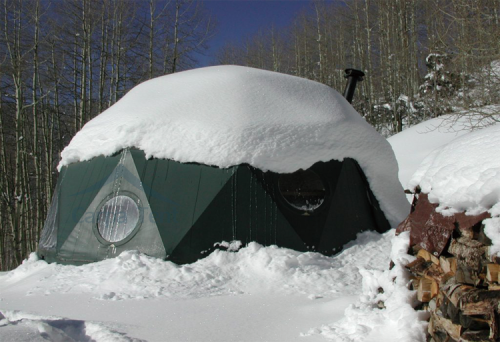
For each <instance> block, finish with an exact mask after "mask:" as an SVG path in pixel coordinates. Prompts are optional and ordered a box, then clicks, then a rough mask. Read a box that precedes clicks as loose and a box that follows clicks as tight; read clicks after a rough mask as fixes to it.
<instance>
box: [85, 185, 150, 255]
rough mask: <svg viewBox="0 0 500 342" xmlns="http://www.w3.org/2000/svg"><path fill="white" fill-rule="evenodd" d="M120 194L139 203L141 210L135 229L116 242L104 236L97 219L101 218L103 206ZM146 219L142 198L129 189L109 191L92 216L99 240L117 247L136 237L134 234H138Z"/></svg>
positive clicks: (138, 207) (93, 226) (106, 244)
mask: <svg viewBox="0 0 500 342" xmlns="http://www.w3.org/2000/svg"><path fill="white" fill-rule="evenodd" d="M118 196H126V197H129V198H130V199H132V200H133V201H134V203H135V204H136V205H137V209H138V210H139V219H138V220H137V223H136V224H135V227H134V229H132V231H131V232H130V234H128V235H127V236H126V237H125V238H123V239H121V240H120V241H116V242H111V241H108V240H106V239H105V238H103V237H102V235H101V233H100V232H99V227H98V226H97V220H98V218H99V213H100V212H101V209H102V207H104V205H106V203H108V201H110V200H111V199H112V198H114V197H118ZM143 220H144V210H143V207H142V204H141V200H140V199H139V197H138V196H137V195H136V194H134V193H133V192H130V191H127V190H120V191H118V192H111V193H109V194H108V195H107V196H106V197H104V198H103V200H102V201H101V202H100V203H99V205H98V206H97V208H96V210H95V212H94V215H93V217H92V230H93V231H94V235H95V236H96V238H97V240H98V241H99V242H100V243H101V245H104V246H111V245H114V246H115V247H117V246H121V245H124V244H126V243H127V242H129V241H130V240H132V239H133V238H134V236H135V235H136V234H137V232H138V231H139V229H140V228H141V226H142V222H143Z"/></svg>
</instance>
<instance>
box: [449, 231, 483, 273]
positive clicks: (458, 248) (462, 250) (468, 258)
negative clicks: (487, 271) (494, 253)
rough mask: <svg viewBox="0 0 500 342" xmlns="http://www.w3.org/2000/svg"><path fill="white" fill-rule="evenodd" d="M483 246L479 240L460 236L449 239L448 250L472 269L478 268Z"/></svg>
mask: <svg viewBox="0 0 500 342" xmlns="http://www.w3.org/2000/svg"><path fill="white" fill-rule="evenodd" d="M483 247H484V245H483V244H482V243H480V242H479V241H476V240H471V239H468V238H465V237H460V238H458V239H451V242H450V247H449V248H448V252H449V253H451V254H453V255H454V256H455V257H457V258H458V259H459V261H460V262H461V263H463V264H464V265H466V266H467V267H469V268H471V269H472V270H479V268H480V266H481V258H482V257H483V256H484V253H485V250H484V248H483Z"/></svg>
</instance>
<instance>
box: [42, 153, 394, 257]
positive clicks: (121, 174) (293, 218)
mask: <svg viewBox="0 0 500 342" xmlns="http://www.w3.org/2000/svg"><path fill="white" fill-rule="evenodd" d="M389 228H390V225H389V223H388V221H387V220H386V218H385V216H384V214H383V212H382V211H381V209H380V207H379V204H378V202H377V200H376V199H375V197H374V196H373V194H372V192H371V190H370V187H369V185H368V182H367V181H366V178H365V176H364V174H363V172H362V170H361V168H360V167H359V165H358V164H357V162H356V161H355V160H353V159H349V158H347V159H344V161H342V162H340V161H335V160H331V161H328V162H318V163H316V164H314V165H313V166H312V167H311V168H310V169H308V170H305V171H298V172H296V173H294V174H278V173H274V172H263V171H261V170H259V169H257V168H254V167H252V166H250V165H246V164H244V165H236V166H233V167H230V168H226V169H221V168H218V167H214V166H208V165H202V164H197V163H179V162H176V161H173V160H167V159H146V156H145V154H144V152H143V151H141V150H138V149H124V150H122V151H121V152H120V153H118V154H115V155H113V156H110V157H102V156H101V157H96V158H93V159H92V160H90V161H84V162H78V163H73V164H70V165H68V166H64V167H63V168H62V170H61V173H60V176H59V180H58V183H57V187H56V190H55V194H54V197H53V201H52V205H51V207H50V210H49V214H48V217H47V220H46V223H45V226H44V229H43V232H42V237H41V240H40V243H39V248H38V254H39V256H40V257H41V258H44V259H45V260H47V261H49V262H60V263H70V264H81V263H86V262H93V261H97V260H103V259H106V258H110V257H114V256H116V255H118V254H119V253H121V252H122V251H124V250H138V251H140V252H142V253H145V254H147V255H151V256H155V257H159V258H164V259H168V260H171V261H173V262H176V263H189V262H194V261H196V260H198V259H199V258H202V257H204V256H206V255H208V253H210V252H212V251H213V250H214V249H216V248H220V243H221V242H223V241H226V242H230V241H240V242H241V243H242V244H247V243H249V242H251V241H256V242H258V243H260V244H263V245H266V246H268V245H277V246H280V247H287V248H292V249H295V250H298V251H318V252H321V253H323V254H326V255H331V254H334V253H336V252H338V251H340V250H341V248H342V246H343V245H344V244H346V243H347V242H349V241H351V240H352V239H354V238H355V237H356V234H357V233H359V232H361V231H364V230H368V229H370V230H376V231H379V232H383V231H386V230H387V229H389Z"/></svg>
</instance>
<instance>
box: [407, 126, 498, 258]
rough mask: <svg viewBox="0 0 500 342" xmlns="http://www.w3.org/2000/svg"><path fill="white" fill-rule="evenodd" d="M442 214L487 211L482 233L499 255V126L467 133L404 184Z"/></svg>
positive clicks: (439, 151) (428, 160)
mask: <svg viewBox="0 0 500 342" xmlns="http://www.w3.org/2000/svg"><path fill="white" fill-rule="evenodd" d="M408 185H409V187H410V188H412V189H413V188H415V187H417V186H419V187H420V188H421V191H422V192H424V193H427V194H429V201H430V202H432V203H439V206H438V207H437V208H436V211H438V212H441V213H442V214H443V215H448V214H453V213H456V212H462V211H465V212H466V213H469V214H471V215H477V214H480V213H483V212H486V211H487V212H489V213H490V215H491V217H492V218H491V219H487V220H485V221H484V225H485V233H486V235H487V236H488V237H489V238H490V239H491V240H492V242H493V245H492V248H491V250H490V252H491V253H492V254H494V253H500V125H494V126H491V127H488V128H484V129H481V130H478V131H475V132H471V133H468V134H466V135H464V136H462V137H460V138H457V139H455V140H453V141H452V142H450V143H448V144H447V145H445V146H444V147H442V148H440V149H437V150H434V151H433V152H432V153H431V154H430V155H428V156H427V157H426V158H425V159H424V161H423V162H422V164H421V165H420V166H419V168H418V169H417V171H416V172H415V173H414V174H413V176H412V178H411V179H410V181H409V183H408Z"/></svg>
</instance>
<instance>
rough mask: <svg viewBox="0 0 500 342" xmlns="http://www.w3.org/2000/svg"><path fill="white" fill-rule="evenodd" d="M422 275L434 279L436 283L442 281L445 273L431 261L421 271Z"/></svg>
mask: <svg viewBox="0 0 500 342" xmlns="http://www.w3.org/2000/svg"><path fill="white" fill-rule="evenodd" d="M423 275H424V277H426V278H427V279H431V280H434V281H435V282H437V283H438V284H440V283H442V282H443V280H444V279H445V273H444V272H443V270H442V269H441V267H439V266H438V265H436V264H434V263H432V264H430V265H429V267H427V268H426V269H425V270H424V272H423Z"/></svg>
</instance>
